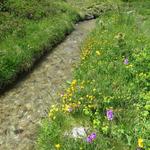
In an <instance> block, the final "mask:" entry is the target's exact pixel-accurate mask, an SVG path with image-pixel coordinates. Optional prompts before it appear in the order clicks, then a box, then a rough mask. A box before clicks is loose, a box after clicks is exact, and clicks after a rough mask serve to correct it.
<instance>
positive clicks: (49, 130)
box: [37, 1, 150, 150]
mask: <svg viewBox="0 0 150 150" xmlns="http://www.w3.org/2000/svg"><path fill="white" fill-rule="evenodd" d="M149 5H150V2H149V1H144V2H141V1H136V2H133V3H130V4H129V5H124V7H122V10H118V11H117V12H114V13H110V14H107V15H104V16H103V17H102V18H101V19H99V20H98V22H97V27H96V29H95V30H94V31H93V32H92V33H91V34H90V36H89V37H88V38H87V40H86V41H85V44H84V45H83V48H82V62H81V64H80V66H79V67H78V69H76V70H75V77H74V78H75V80H73V81H72V83H71V85H70V87H69V88H68V89H67V90H66V92H65V94H64V95H63V96H62V104H57V105H56V106H53V107H52V108H51V109H50V112H49V118H48V119H47V120H46V121H44V122H43V125H42V128H41V130H40V135H39V139H38V141H37V143H38V144H37V147H38V148H37V149H40V150H48V149H55V144H60V145H61V148H60V149H63V150H75V149H83V150H110V149H112V150H113V149H114V150H131V149H132V150H133V149H136V147H137V139H138V138H140V137H141V138H143V140H144V148H145V149H146V150H147V149H148V150H149V148H150V145H149V143H150V142H149V139H148V138H149V134H150V133H149V131H150V126H149V124H150V122H149V111H150V101H149V98H150V93H149V88H150V85H149V83H150V82H149V78H150V73H149V67H150V66H149V62H150V53H149V49H150V44H149V43H150V37H149V35H148V34H147V32H149V28H148V27H149V26H148V24H149V23H150V20H149V9H147V8H148V6H149ZM141 6H145V7H141ZM134 9H135V10H136V11H135V12H134ZM131 10H132V11H131ZM141 19H144V22H142V23H141ZM125 58H128V61H129V63H128V64H124V60H125ZM70 108H71V109H72V111H71V112H69V110H70ZM107 109H112V110H113V113H114V116H115V117H114V119H113V121H109V120H108V119H107V117H106V110H107ZM58 110H59V111H58ZM74 126H84V127H88V128H89V129H88V134H90V133H91V132H95V133H96V134H97V138H96V139H95V141H94V142H93V143H91V144H89V143H87V142H85V140H84V139H83V140H82V139H79V140H74V139H72V138H69V137H67V136H64V133H65V131H69V130H71V129H72V128H73V127H74Z"/></svg>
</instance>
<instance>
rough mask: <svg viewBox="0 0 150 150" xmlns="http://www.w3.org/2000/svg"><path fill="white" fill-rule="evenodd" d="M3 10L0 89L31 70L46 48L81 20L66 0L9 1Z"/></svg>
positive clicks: (4, 4) (0, 16)
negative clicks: (21, 73)
mask: <svg viewBox="0 0 150 150" xmlns="http://www.w3.org/2000/svg"><path fill="white" fill-rule="evenodd" d="M0 8H1V11H0V18H1V21H0V88H3V87H4V86H5V85H7V84H9V83H11V82H12V81H14V80H15V78H16V77H17V74H18V73H20V72H22V71H27V70H29V69H30V68H31V67H32V66H33V63H34V62H35V60H37V59H38V58H39V57H40V56H41V55H42V54H43V53H44V52H45V51H49V50H50V49H52V47H53V46H54V45H56V44H57V43H59V42H60V41H62V39H64V37H65V36H66V35H67V34H69V33H70V32H71V31H72V30H73V24H74V23H75V22H76V21H78V20H79V14H78V12H77V11H76V10H75V9H74V8H72V7H71V6H70V5H69V4H68V3H66V2H64V1H63V0H58V1H57V2H55V1H54V0H50V1H49V0H44V1H39V2H37V1H36V0H32V1H20V0H17V1H16V0H9V1H4V2H3V3H2V2H1V7H0Z"/></svg>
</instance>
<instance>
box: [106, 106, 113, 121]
mask: <svg viewBox="0 0 150 150" xmlns="http://www.w3.org/2000/svg"><path fill="white" fill-rule="evenodd" d="M113 118H114V114H113V110H112V109H109V110H107V119H108V120H113Z"/></svg>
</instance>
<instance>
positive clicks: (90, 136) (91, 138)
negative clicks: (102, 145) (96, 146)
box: [86, 133, 96, 143]
mask: <svg viewBox="0 0 150 150" xmlns="http://www.w3.org/2000/svg"><path fill="white" fill-rule="evenodd" d="M95 139H96V133H91V134H90V135H89V136H88V137H87V139H86V141H87V142H88V143H91V142H93V140H95Z"/></svg>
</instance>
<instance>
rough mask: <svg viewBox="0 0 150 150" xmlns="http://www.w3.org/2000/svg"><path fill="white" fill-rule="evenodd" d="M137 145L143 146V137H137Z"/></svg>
mask: <svg viewBox="0 0 150 150" xmlns="http://www.w3.org/2000/svg"><path fill="white" fill-rule="evenodd" d="M138 146H139V147H141V148H143V147H144V144H143V139H142V138H139V139H138Z"/></svg>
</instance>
